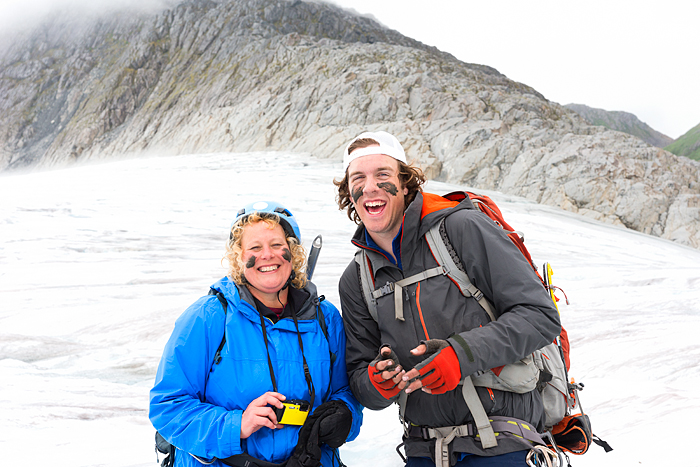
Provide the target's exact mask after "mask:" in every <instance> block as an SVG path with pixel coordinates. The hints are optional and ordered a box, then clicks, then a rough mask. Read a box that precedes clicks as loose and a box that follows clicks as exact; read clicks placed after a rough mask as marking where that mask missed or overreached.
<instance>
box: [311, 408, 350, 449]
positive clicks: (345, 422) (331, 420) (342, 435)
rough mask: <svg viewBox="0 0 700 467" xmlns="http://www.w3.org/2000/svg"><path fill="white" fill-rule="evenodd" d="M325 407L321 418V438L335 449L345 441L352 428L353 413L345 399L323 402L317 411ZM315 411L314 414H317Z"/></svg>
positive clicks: (320, 415)
mask: <svg viewBox="0 0 700 467" xmlns="http://www.w3.org/2000/svg"><path fill="white" fill-rule="evenodd" d="M321 409H324V410H323V412H322V413H321V414H319V418H320V420H321V427H320V429H319V433H318V434H319V440H320V441H321V442H322V443H326V444H327V445H328V446H330V447H332V448H333V449H336V448H339V447H340V446H342V445H343V444H344V443H345V440H346V439H348V435H349V434H350V428H352V413H351V412H350V409H348V406H347V405H346V404H345V402H343V401H328V402H324V403H323V404H321V405H320V406H319V407H318V409H316V412H319V411H321ZM316 412H314V415H315V414H316Z"/></svg>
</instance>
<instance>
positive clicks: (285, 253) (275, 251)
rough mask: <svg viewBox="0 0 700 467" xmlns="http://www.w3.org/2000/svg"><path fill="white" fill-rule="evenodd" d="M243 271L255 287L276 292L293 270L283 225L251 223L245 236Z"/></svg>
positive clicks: (265, 291) (269, 292) (242, 244)
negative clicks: (273, 225) (271, 225)
mask: <svg viewBox="0 0 700 467" xmlns="http://www.w3.org/2000/svg"><path fill="white" fill-rule="evenodd" d="M241 248H242V250H243V251H242V255H241V258H242V260H243V273H244V274H245V278H246V280H247V281H248V282H249V283H250V285H252V286H253V287H254V288H255V289H257V290H259V291H260V292H262V293H264V294H276V293H277V292H278V291H279V290H280V289H281V288H282V286H283V285H284V284H285V283H286V282H287V279H289V275H290V274H291V273H292V263H291V261H292V253H291V251H290V250H289V245H288V244H287V239H286V237H285V235H284V229H282V226H281V225H276V226H275V227H274V228H270V227H269V226H268V225H267V224H266V223H265V222H256V223H255V224H250V225H247V226H246V227H245V228H244V229H243V235H242V236H241Z"/></svg>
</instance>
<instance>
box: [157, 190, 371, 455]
mask: <svg viewBox="0 0 700 467" xmlns="http://www.w3.org/2000/svg"><path fill="white" fill-rule="evenodd" d="M225 258H226V259H227V260H228V263H229V274H228V276H227V277H224V278H223V279H221V280H219V281H218V282H217V283H216V284H214V285H213V286H212V290H211V291H210V295H208V296H206V297H202V298H200V299H199V300H198V301H196V302H195V303H194V304H193V305H192V306H190V307H189V308H188V309H187V310H186V311H185V312H184V313H183V315H182V316H180V318H179V319H178V320H177V322H176V323H175V329H174V331H173V333H172V335H171V337H170V340H169V341H168V343H167V344H166V347H165V351H164V353H163V358H162V359H161V362H160V365H159V367H158V373H157V375H156V381H155V386H154V387H153V389H152V390H151V403H150V414H149V416H150V419H151V422H152V423H153V426H154V427H155V428H156V429H157V430H158V432H159V433H160V434H161V435H162V436H163V437H164V438H165V439H166V440H167V441H168V442H170V443H171V444H172V445H174V446H176V447H177V448H178V449H177V451H176V452H175V465H176V466H199V465H201V464H200V463H209V462H213V465H222V464H226V465H234V466H235V465H250V466H251V467H252V466H255V465H257V466H260V467H266V466H270V465H272V464H270V463H273V464H284V463H286V464H287V465H288V466H317V465H323V466H324V467H327V466H335V465H341V464H340V459H339V457H338V454H337V447H339V446H340V445H341V444H343V442H345V441H346V440H347V441H349V440H352V439H354V438H355V437H356V436H357V434H358V432H359V428H360V425H361V423H362V412H361V410H362V409H361V406H360V405H359V404H358V402H357V401H356V400H355V398H354V397H353V396H352V394H351V392H350V389H349V387H348V379H347V374H346V370H345V333H344V330H343V323H342V319H341V317H340V314H339V313H338V310H337V309H336V308H335V307H334V306H333V305H332V304H330V303H329V302H327V301H323V298H321V299H319V298H318V296H317V294H316V287H315V286H314V285H313V284H312V283H310V282H308V281H307V280H306V275H305V274H304V273H303V268H304V265H305V253H304V249H303V247H302V246H301V244H300V233H299V227H298V225H297V222H296V220H295V219H294V216H293V215H292V214H291V213H290V212H289V211H288V210H287V209H285V208H284V207H283V206H281V205H279V204H277V203H272V202H258V203H254V204H251V205H248V206H246V207H245V208H244V209H242V210H241V211H239V213H238V215H237V217H236V219H235V221H234V222H233V225H232V227H231V235H230V239H229V241H228V243H227V246H226V256H225ZM224 303H225V304H226V307H225V308H226V309H224V306H222V305H223V304H224ZM224 333H225V334H224ZM222 337H225V341H223V342H222ZM220 344H223V346H222V347H221V348H220V349H219V347H220ZM285 401H287V404H289V405H288V406H287V407H285V405H284V404H283V403H285ZM290 401H295V402H294V403H291V402H290ZM296 401H303V402H296ZM308 406H310V407H311V410H308ZM283 408H284V410H285V413H284V414H282V413H280V410H281V409H283ZM275 409H278V410H277V411H276V410H275ZM305 409H306V410H308V413H309V414H311V413H312V412H313V414H312V415H309V416H308V417H307V418H306V420H304V418H303V417H304V416H305V415H306V412H305ZM280 415H281V416H282V417H283V420H280V419H279V416H280ZM289 415H295V417H293V418H292V419H290V421H289V422H287V417H288V416H289ZM282 421H284V422H285V423H281V422H282ZM289 423H291V424H289ZM299 440H300V441H299ZM298 441H299V442H298ZM297 445H298V446H297ZM295 447H296V449H295ZM290 459H291V460H290ZM319 461H320V463H319ZM246 462H251V464H246Z"/></svg>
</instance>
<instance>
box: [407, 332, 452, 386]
mask: <svg viewBox="0 0 700 467" xmlns="http://www.w3.org/2000/svg"><path fill="white" fill-rule="evenodd" d="M411 353H412V354H413V355H426V356H428V358H426V359H425V360H423V361H422V362H420V363H419V364H418V365H416V366H415V368H413V369H412V370H411V371H409V372H408V373H406V374H405V375H403V377H402V379H403V381H404V382H405V383H406V384H408V388H406V393H411V392H413V391H415V390H416V389H419V388H421V387H422V388H423V391H424V392H427V393H428V394H444V393H446V392H447V391H451V390H453V389H454V388H456V387H457V385H458V384H459V382H460V380H461V379H462V371H461V370H460V368H459V359H457V354H456V353H455V351H454V349H453V348H452V347H451V346H450V343H449V342H447V341H446V340H442V339H430V340H427V341H421V344H420V345H419V346H418V347H416V348H415V349H413V350H411Z"/></svg>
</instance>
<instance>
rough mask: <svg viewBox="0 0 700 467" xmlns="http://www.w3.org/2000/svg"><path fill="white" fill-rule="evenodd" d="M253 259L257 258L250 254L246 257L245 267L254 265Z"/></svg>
mask: <svg viewBox="0 0 700 467" xmlns="http://www.w3.org/2000/svg"><path fill="white" fill-rule="evenodd" d="M255 260H257V258H256V257H255V256H251V257H250V258H248V262H247V263H245V267H246V268H248V269H250V268H252V267H253V266H255Z"/></svg>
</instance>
